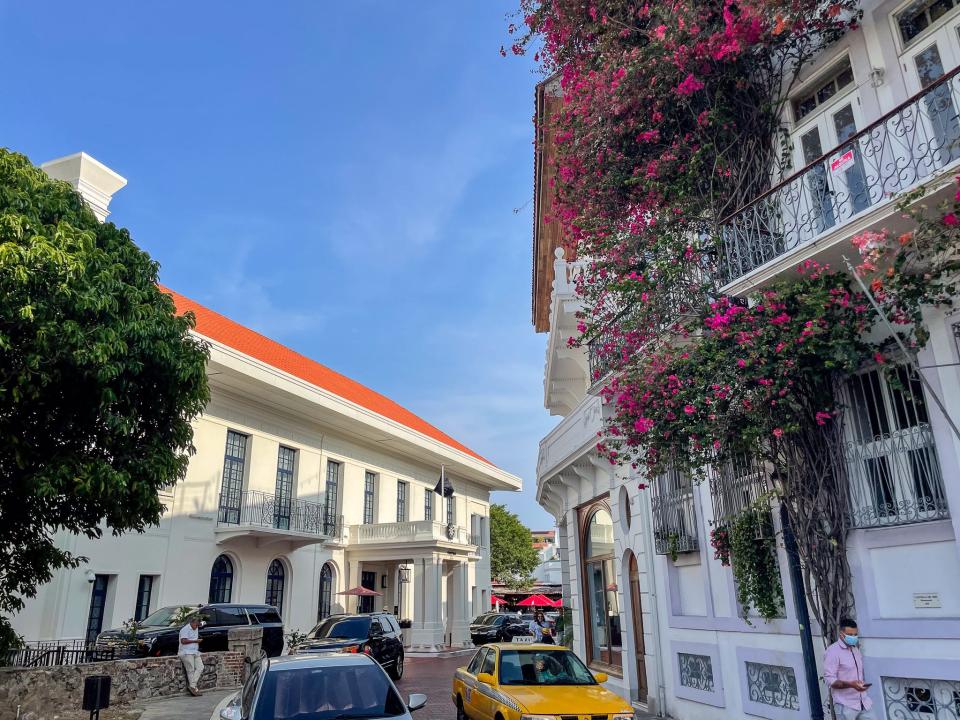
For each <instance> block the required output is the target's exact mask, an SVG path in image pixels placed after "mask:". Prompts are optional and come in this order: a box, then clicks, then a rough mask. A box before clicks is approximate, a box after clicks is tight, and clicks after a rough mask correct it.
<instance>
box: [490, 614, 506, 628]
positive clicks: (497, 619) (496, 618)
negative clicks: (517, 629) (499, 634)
mask: <svg viewBox="0 0 960 720" xmlns="http://www.w3.org/2000/svg"><path fill="white" fill-rule="evenodd" d="M506 619H507V616H506V615H496V616H494V618H493V622H491V623H490V624H491V625H493V626H495V627H499V626H500V625H503V623H504V621H505V620H506Z"/></svg>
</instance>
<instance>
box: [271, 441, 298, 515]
mask: <svg viewBox="0 0 960 720" xmlns="http://www.w3.org/2000/svg"><path fill="white" fill-rule="evenodd" d="M296 458H297V451H296V450H294V449H293V448H288V447H284V446H283V445H281V446H280V453H279V454H278V455H277V491H276V498H275V501H274V505H273V507H274V511H273V512H274V518H273V525H274V527H277V528H281V529H283V530H289V529H290V504H291V498H292V497H293V466H294V462H295V461H296Z"/></svg>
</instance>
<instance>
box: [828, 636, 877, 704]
mask: <svg viewBox="0 0 960 720" xmlns="http://www.w3.org/2000/svg"><path fill="white" fill-rule="evenodd" d="M859 642H860V634H859V632H858V630H857V623H855V622H854V621H853V620H851V619H850V618H844V619H843V620H841V621H840V639H839V640H838V641H837V642H835V643H834V644H833V645H831V646H830V647H828V648H827V652H826V655H825V656H824V658H823V679H824V680H825V681H826V683H827V687H829V688H830V694H831V695H832V696H833V709H834V712H836V714H837V720H874V716H873V713H872V712H870V707H871V706H872V705H873V701H872V700H871V699H870V697H869V696H868V695H867V688H869V687H870V684H869V683H865V682H864V681H863V655H862V654H861V653H860V649H859V648H858V647H857V644H858V643H859Z"/></svg>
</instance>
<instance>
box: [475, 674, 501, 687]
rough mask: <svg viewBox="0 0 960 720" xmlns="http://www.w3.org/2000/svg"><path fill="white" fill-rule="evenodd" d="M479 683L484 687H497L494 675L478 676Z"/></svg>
mask: <svg viewBox="0 0 960 720" xmlns="http://www.w3.org/2000/svg"><path fill="white" fill-rule="evenodd" d="M477 682H478V683H483V684H484V685H495V684H496V682H497V681H496V680H494V679H493V675H491V674H490V673H480V674H479V675H477Z"/></svg>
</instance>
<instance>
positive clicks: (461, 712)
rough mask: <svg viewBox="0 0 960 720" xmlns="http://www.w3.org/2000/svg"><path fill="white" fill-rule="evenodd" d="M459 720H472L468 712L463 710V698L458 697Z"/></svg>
mask: <svg viewBox="0 0 960 720" xmlns="http://www.w3.org/2000/svg"><path fill="white" fill-rule="evenodd" d="M457 720H470V718H469V717H467V711H466V710H464V709H463V698H461V697H460V696H459V695H457Z"/></svg>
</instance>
